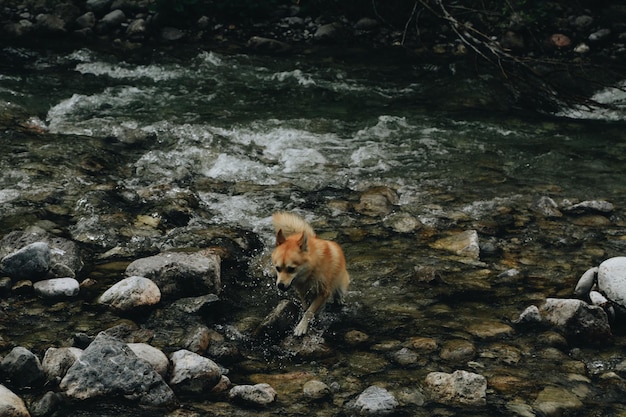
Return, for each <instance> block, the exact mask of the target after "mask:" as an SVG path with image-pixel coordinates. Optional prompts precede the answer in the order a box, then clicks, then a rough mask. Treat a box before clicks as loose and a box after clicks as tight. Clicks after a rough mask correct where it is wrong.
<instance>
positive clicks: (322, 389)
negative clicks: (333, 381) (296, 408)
mask: <svg viewBox="0 0 626 417" xmlns="http://www.w3.org/2000/svg"><path fill="white" fill-rule="evenodd" d="M302 393H303V394H304V397H305V398H307V399H309V400H314V401H317V400H325V399H327V398H329V397H330V396H331V395H332V391H331V389H330V387H329V386H328V385H326V384H325V383H323V382H322V381H318V380H312V381H308V382H306V383H305V384H304V387H302Z"/></svg>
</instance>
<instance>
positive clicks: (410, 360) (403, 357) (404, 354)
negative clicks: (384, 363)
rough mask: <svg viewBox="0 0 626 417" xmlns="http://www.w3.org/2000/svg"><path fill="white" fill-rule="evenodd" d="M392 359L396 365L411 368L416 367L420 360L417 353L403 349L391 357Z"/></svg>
mask: <svg viewBox="0 0 626 417" xmlns="http://www.w3.org/2000/svg"><path fill="white" fill-rule="evenodd" d="M391 358H392V359H393V361H394V362H395V363H397V364H398V365H400V366H411V365H415V364H416V363H417V360H418V356H417V353H415V352H413V351H412V350H411V349H408V348H402V349H400V350H398V351H397V352H394V353H393V354H392V355H391Z"/></svg>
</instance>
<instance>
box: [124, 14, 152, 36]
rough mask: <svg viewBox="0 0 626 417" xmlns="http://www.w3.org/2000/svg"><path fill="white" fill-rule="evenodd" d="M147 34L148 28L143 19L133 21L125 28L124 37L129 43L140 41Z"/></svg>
mask: <svg viewBox="0 0 626 417" xmlns="http://www.w3.org/2000/svg"><path fill="white" fill-rule="evenodd" d="M147 34H148V26H147V25H146V21H145V20H144V19H135V20H133V21H132V22H130V24H129V25H128V27H127V28H126V37H127V38H128V39H130V40H131V41H142V40H144V39H145V37H146V35H147Z"/></svg>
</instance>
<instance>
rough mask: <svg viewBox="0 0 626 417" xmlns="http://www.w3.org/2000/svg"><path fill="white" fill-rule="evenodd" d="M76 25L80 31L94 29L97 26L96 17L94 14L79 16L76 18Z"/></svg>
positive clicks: (88, 13)
mask: <svg viewBox="0 0 626 417" xmlns="http://www.w3.org/2000/svg"><path fill="white" fill-rule="evenodd" d="M76 25H78V27H79V28H80V29H87V28H89V29H92V28H93V27H94V26H96V15H95V14H94V13H93V12H87V13H85V14H83V15H81V16H78V18H76Z"/></svg>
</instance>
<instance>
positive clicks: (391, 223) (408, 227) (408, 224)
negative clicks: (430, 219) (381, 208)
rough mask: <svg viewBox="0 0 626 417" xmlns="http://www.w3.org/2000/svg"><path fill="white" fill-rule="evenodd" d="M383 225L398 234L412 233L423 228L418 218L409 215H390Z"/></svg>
mask: <svg viewBox="0 0 626 417" xmlns="http://www.w3.org/2000/svg"><path fill="white" fill-rule="evenodd" d="M383 224H384V225H385V227H388V228H390V229H392V230H393V231H394V232H397V233H412V232H414V231H415V230H416V229H419V228H420V227H421V226H422V223H421V222H420V221H419V220H418V219H417V218H415V217H413V216H411V215H410V214H408V213H394V214H390V215H389V216H387V217H386V218H385V220H384V222H383Z"/></svg>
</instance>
